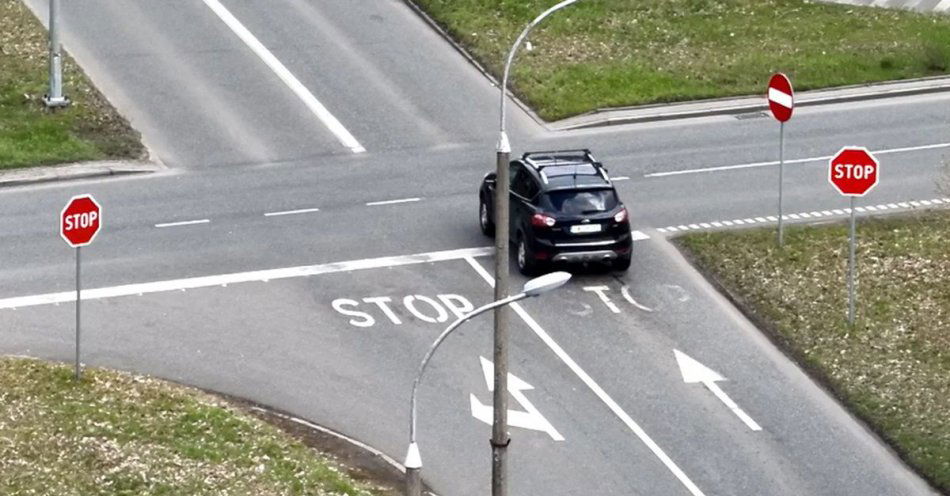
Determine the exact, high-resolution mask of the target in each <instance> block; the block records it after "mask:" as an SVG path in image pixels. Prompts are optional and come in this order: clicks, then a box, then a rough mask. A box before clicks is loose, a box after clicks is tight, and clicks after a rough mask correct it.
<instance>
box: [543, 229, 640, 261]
mask: <svg viewBox="0 0 950 496" xmlns="http://www.w3.org/2000/svg"><path fill="white" fill-rule="evenodd" d="M632 247H633V240H632V239H631V237H630V234H627V235H625V236H621V237H620V238H619V239H608V240H591V241H579V240H574V241H559V242H551V241H548V240H543V239H538V240H536V243H535V246H533V247H532V251H534V253H535V254H536V255H537V256H538V258H539V259H548V260H551V261H552V262H611V261H614V260H616V259H618V258H620V257H621V256H629V255H630V251H631V248H632Z"/></svg>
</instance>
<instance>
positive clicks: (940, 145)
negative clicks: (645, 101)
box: [643, 143, 950, 177]
mask: <svg viewBox="0 0 950 496" xmlns="http://www.w3.org/2000/svg"><path fill="white" fill-rule="evenodd" d="M937 148H950V143H934V144H932V145H921V146H907V147H903V148H885V149H883V150H877V151H874V152H872V153H874V154H876V155H886V154H888V153H904V152H914V151H920V150H934V149H937ZM832 157H833V155H827V156H823V157H809V158H796V159H791V160H786V161H785V165H789V164H804V163H808V162H820V161H823V160H831V158H832ZM778 163H779V162H778V160H769V161H766V162H751V163H748V164H737V165H723V166H719V167H706V168H699V169H682V170H675V171H667V172H653V173H651V174H644V175H643V177H666V176H678V175H681V174H701V173H705V172H722V171H730V170H737V169H754V168H757V167H769V166H772V165H778Z"/></svg>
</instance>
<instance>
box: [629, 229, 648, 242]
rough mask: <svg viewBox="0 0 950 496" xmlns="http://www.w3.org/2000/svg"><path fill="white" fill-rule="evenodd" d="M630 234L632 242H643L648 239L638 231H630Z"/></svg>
mask: <svg viewBox="0 0 950 496" xmlns="http://www.w3.org/2000/svg"><path fill="white" fill-rule="evenodd" d="M630 234H631V235H632V238H633V240H634V241H643V240H645V239H650V236H648V235H647V234H644V233H643V232H640V231H631V232H630Z"/></svg>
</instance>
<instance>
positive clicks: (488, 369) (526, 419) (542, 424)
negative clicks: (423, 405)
mask: <svg viewBox="0 0 950 496" xmlns="http://www.w3.org/2000/svg"><path fill="white" fill-rule="evenodd" d="M478 358H479V359H480V360H481V362H482V372H484V373H485V383H486V384H488V391H489V392H491V391H494V389H495V377H494V373H495V366H494V365H493V364H492V363H491V362H490V361H489V360H486V359H485V358H484V357H478ZM529 389H534V386H532V385H531V384H528V383H527V382H525V381H523V380H521V379H519V378H518V377H515V376H514V375H512V374H510V373H509V374H508V393H509V394H511V396H512V398H514V399H515V401H517V402H518V403H520V404H521V407H522V408H524V411H519V410H508V425H510V426H513V427H521V428H522V429H530V430H533V431H541V432H546V433H547V434H548V435H549V436H551V439H553V440H555V441H563V440H564V437H563V436H561V434H560V433H559V432H558V431H557V429H555V428H554V426H553V425H551V423H550V422H548V420H547V419H546V418H544V416H543V415H541V412H539V411H538V409H537V408H535V407H534V405H533V404H531V402H530V401H528V398H527V397H526V396H525V394H524V391H527V390H529ZM469 399H470V401H471V403H472V416H473V417H475V418H476V419H478V420H481V421H482V422H485V423H486V424H488V425H492V420H494V417H495V414H494V412H493V411H492V407H491V406H490V405H483V404H482V402H481V401H478V398H476V397H475V395H474V394H470V395H469Z"/></svg>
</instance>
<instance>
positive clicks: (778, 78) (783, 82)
mask: <svg viewBox="0 0 950 496" xmlns="http://www.w3.org/2000/svg"><path fill="white" fill-rule="evenodd" d="M766 98H767V99H768V101H769V110H771V111H772V117H775V120H777V121H778V122H779V131H778V133H779V134H778V246H779V248H781V247H782V246H783V245H784V244H785V231H784V226H783V223H782V183H783V182H784V178H783V176H784V174H785V121H787V120H789V119H791V118H792V110H793V109H794V108H795V92H794V91H793V90H792V82H791V81H790V80H789V79H788V76H786V75H785V74H782V73H781V72H778V73H775V74H773V75H772V77H771V78H770V79H769V87H768V93H767V94H766Z"/></svg>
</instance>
